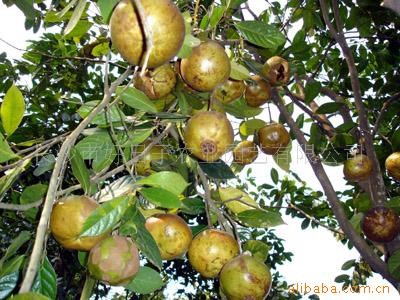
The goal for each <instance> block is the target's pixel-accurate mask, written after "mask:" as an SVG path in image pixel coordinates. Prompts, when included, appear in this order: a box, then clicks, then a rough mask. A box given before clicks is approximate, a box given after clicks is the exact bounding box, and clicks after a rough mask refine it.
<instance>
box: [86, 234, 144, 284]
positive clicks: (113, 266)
mask: <svg viewBox="0 0 400 300" xmlns="http://www.w3.org/2000/svg"><path fill="white" fill-rule="evenodd" d="M139 267H140V260H139V252H138V249H137V248H136V246H135V244H134V243H133V242H132V240H131V239H130V238H127V237H123V236H118V235H114V236H110V237H108V238H107V239H105V240H103V241H101V242H100V243H98V244H97V245H96V246H95V247H93V249H92V250H91V251H90V254H89V261H88V268H89V272H90V274H91V275H92V276H93V277H94V278H96V279H98V280H101V281H103V282H105V283H108V284H110V285H124V284H126V283H128V282H129V281H130V280H131V279H132V278H133V277H134V276H135V275H136V273H137V272H138V271H139Z"/></svg>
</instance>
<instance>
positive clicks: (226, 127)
mask: <svg viewBox="0 0 400 300" xmlns="http://www.w3.org/2000/svg"><path fill="white" fill-rule="evenodd" d="M184 139H185V144H186V148H187V149H188V150H189V151H190V152H191V153H192V154H193V155H194V156H196V157H197V158H200V159H201V160H204V161H216V160H217V159H219V158H220V157H221V156H222V155H224V154H225V152H226V151H227V150H228V149H229V147H230V146H231V145H232V143H233V128H232V125H231V123H230V122H229V120H228V119H227V117H226V116H225V115H224V114H222V113H219V112H215V111H205V112H199V113H197V114H195V115H194V116H193V117H191V118H190V119H189V121H188V123H187V124H186V128H185V134H184Z"/></svg>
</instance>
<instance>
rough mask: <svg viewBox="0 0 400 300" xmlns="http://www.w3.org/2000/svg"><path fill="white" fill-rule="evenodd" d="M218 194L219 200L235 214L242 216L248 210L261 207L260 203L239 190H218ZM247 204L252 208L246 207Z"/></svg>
mask: <svg viewBox="0 0 400 300" xmlns="http://www.w3.org/2000/svg"><path fill="white" fill-rule="evenodd" d="M218 192H219V199H220V200H221V201H222V202H223V203H224V204H225V206H226V207H227V208H228V209H229V210H230V211H231V212H233V213H234V214H240V213H241V212H244V211H246V210H250V209H255V208H257V207H259V206H258V203H257V202H256V201H255V200H254V199H253V198H251V197H250V196H249V195H248V194H246V193H245V192H243V191H241V190H239V189H235V188H232V187H227V188H220V189H218ZM232 199H238V200H240V201H232ZM246 203H247V204H249V205H251V206H249V205H246Z"/></svg>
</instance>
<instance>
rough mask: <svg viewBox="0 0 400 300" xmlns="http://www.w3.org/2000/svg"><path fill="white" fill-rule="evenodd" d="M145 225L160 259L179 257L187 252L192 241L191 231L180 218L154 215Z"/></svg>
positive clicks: (169, 215)
mask: <svg viewBox="0 0 400 300" xmlns="http://www.w3.org/2000/svg"><path fill="white" fill-rule="evenodd" d="M145 225H146V228H147V230H148V231H149V232H150V234H151V235H152V237H153V238H154V240H155V241H156V243H157V246H158V249H159V250H160V254H161V258H162V259H165V260H171V259H175V258H178V257H181V256H182V255H184V254H185V253H186V251H187V250H188V248H189V245H190V242H191V241H192V231H191V230H190V228H189V226H188V225H187V224H186V222H185V221H184V220H183V219H182V218H181V217H179V216H177V215H174V214H156V215H153V216H151V217H149V218H148V219H147V220H146V224H145Z"/></svg>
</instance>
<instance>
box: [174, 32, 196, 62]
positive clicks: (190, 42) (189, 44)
mask: <svg viewBox="0 0 400 300" xmlns="http://www.w3.org/2000/svg"><path fill="white" fill-rule="evenodd" d="M200 43H201V41H200V40H199V39H198V38H196V37H194V36H193V35H192V34H190V33H189V34H186V35H185V39H184V40H183V45H182V47H181V49H180V50H179V52H178V54H177V56H178V57H179V58H186V57H189V56H190V54H191V53H192V49H193V48H194V47H197V46H198V45H200Z"/></svg>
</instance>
